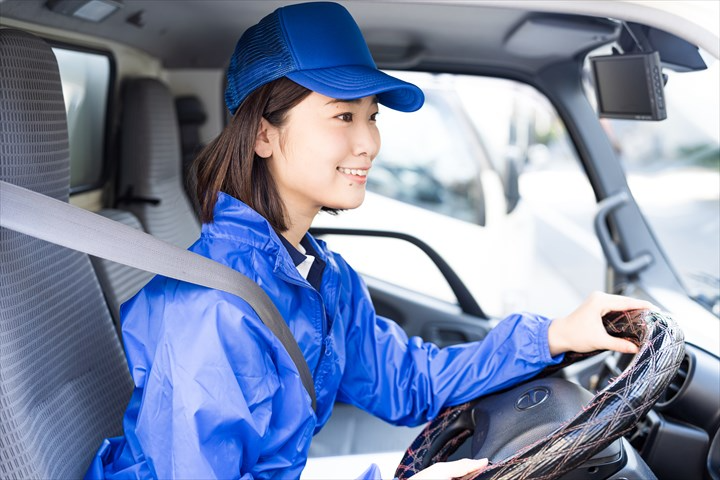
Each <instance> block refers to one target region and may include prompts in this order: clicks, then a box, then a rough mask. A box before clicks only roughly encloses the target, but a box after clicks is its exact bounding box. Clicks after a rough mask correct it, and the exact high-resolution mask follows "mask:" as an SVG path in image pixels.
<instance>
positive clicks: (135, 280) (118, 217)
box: [90, 208, 153, 331]
mask: <svg viewBox="0 0 720 480" xmlns="http://www.w3.org/2000/svg"><path fill="white" fill-rule="evenodd" d="M98 214H100V215H102V216H103V217H107V218H109V219H110V220H114V221H116V222H120V223H123V224H125V225H128V226H130V227H133V228H137V229H138V230H142V225H140V221H139V220H138V218H137V217H136V216H135V215H133V214H132V213H130V212H128V211H126V210H116V209H113V208H106V209H104V210H100V211H99V212H98ZM90 260H91V261H92V265H93V267H94V268H95V273H96V274H97V276H98V280H100V285H101V286H102V290H103V293H104V294H105V300H107V304H108V307H110V313H111V314H112V316H113V319H114V320H115V324H116V325H117V326H118V331H119V330H120V305H122V304H123V303H125V301H126V300H129V299H130V297H132V296H133V295H135V294H136V293H137V292H138V291H139V290H140V289H141V288H142V287H144V286H145V284H146V283H147V282H149V281H150V279H151V278H152V277H153V274H152V273H150V272H146V271H145V270H139V269H137V268H133V267H130V266H128V265H123V264H122V263H116V262H112V261H110V260H106V259H104V258H100V257H90Z"/></svg>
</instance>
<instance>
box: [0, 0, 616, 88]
mask: <svg viewBox="0 0 720 480" xmlns="http://www.w3.org/2000/svg"><path fill="white" fill-rule="evenodd" d="M286 3H292V2H281V1H276V0H264V1H228V0H220V1H208V0H182V1H174V2H171V1H167V0H163V1H160V0H155V1H148V0H124V1H123V2H122V8H121V10H120V11H118V12H115V13H113V14H112V15H110V16H109V17H108V18H107V19H105V20H104V21H103V22H101V23H93V22H89V21H84V20H81V19H77V18H73V17H70V16H66V15H61V14H58V13H55V12H53V11H51V10H49V9H48V8H47V7H46V6H45V4H46V0H5V1H4V2H3V1H2V0H0V10H1V12H2V15H3V17H6V18H13V19H16V20H21V21H27V22H32V23H36V24H41V25H45V26H51V27H57V28H60V29H63V30H71V31H73V32H78V33H84V34H89V35H93V36H99V37H103V38H107V39H109V40H114V41H116V42H119V43H122V44H126V45H129V46H132V47H135V48H138V49H141V50H144V51H146V52H148V53H150V54H151V55H153V56H156V57H158V58H161V59H162V61H163V64H164V65H165V66H166V67H167V68H222V67H224V65H225V62H226V61H227V59H228V58H229V56H230V54H231V53H232V50H233V48H234V46H235V42H236V41H237V38H238V36H239V35H240V34H241V33H242V32H243V31H244V30H245V29H246V28H247V27H249V26H250V25H252V24H254V23H256V22H257V21H258V20H259V19H260V18H262V17H263V16H264V15H266V14H267V13H269V12H270V11H272V10H273V9H274V8H276V7H278V6H280V5H282V4H286ZM341 3H344V4H345V5H346V6H347V8H348V9H349V10H350V11H351V13H352V14H353V16H354V17H355V19H356V20H357V22H358V24H359V25H360V27H361V29H362V30H363V33H364V34H365V37H366V39H367V41H368V43H369V44H370V48H371V50H372V52H373V56H374V57H375V59H376V61H377V62H378V64H379V66H381V67H384V68H405V69H411V68H420V67H422V68H426V69H430V70H433V69H436V70H440V69H443V68H445V67H452V68H453V69H454V70H456V71H459V70H466V71H473V70H474V69H475V67H476V66H477V65H482V66H483V68H484V69H487V68H494V69H497V70H498V71H502V70H504V69H510V70H514V71H521V72H525V73H529V74H532V73H533V72H536V71H538V70H540V69H542V68H543V67H544V66H546V65H547V64H549V63H553V62H556V61H558V60H560V59H563V58H571V57H573V56H575V55H576V54H577V53H578V52H582V51H587V50H588V49H589V48H590V47H594V46H598V45H601V44H604V43H608V42H609V41H612V40H613V39H614V38H615V36H616V35H617V33H618V30H619V27H618V26H619V24H618V23H617V22H611V21H608V20H606V19H591V18H590V17H582V16H577V15H556V14H543V13H533V12H531V11H529V10H527V6H532V2H529V3H527V2H526V3H525V5H526V8H517V5H515V6H514V7H515V8H503V7H498V6H497V2H495V5H489V6H487V5H486V6H483V7H482V8H478V6H477V5H462V4H448V3H446V4H445V5H432V4H429V3H423V2H415V3H413V2H397V1H395V2H358V1H350V2H341ZM521 6H522V5H521ZM137 12H142V14H141V18H142V23H143V25H142V26H136V25H134V24H132V23H130V22H128V21H127V19H128V18H129V17H131V16H133V15H135V14H136V13H137Z"/></svg>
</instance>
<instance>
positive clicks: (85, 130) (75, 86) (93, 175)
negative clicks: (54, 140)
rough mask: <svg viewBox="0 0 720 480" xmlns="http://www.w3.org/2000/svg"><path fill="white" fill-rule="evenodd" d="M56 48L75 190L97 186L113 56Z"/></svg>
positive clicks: (71, 179)
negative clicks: (111, 57)
mask: <svg viewBox="0 0 720 480" xmlns="http://www.w3.org/2000/svg"><path fill="white" fill-rule="evenodd" d="M53 51H54V52H55V56H56V57H57V61H58V66H59V68H60V80H61V81H62V89H63V95H64V97H65V110H66V112H67V123H68V135H69V143H70V191H71V192H73V193H74V192H77V191H82V190H86V189H88V188H92V187H97V186H99V184H100V183H101V180H102V173H103V172H102V170H103V163H104V153H103V148H104V143H105V125H106V112H107V101H108V92H109V85H110V58H109V57H108V56H106V55H102V54H98V53H90V52H81V51H76V50H69V49H64V48H57V47H56V48H53Z"/></svg>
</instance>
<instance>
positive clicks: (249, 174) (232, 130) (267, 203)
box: [194, 77, 311, 232]
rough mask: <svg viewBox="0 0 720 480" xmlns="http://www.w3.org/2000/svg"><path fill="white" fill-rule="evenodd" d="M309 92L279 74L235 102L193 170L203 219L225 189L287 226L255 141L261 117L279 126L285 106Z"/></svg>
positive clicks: (209, 218)
mask: <svg viewBox="0 0 720 480" xmlns="http://www.w3.org/2000/svg"><path fill="white" fill-rule="evenodd" d="M310 93H311V91H310V90H308V89H307V88H305V87H303V86H300V85H298V84H297V83H295V82H293V81H291V80H289V79H287V78H284V77H283V78H280V79H278V80H275V81H273V82H270V83H268V84H266V85H263V86H261V87H258V88H257V89H256V90H254V91H253V92H252V93H251V94H250V95H248V97H247V98H246V99H245V100H244V101H243V103H242V104H241V105H240V107H238V109H237V111H236V112H235V115H233V117H232V119H231V121H230V123H229V124H228V125H227V126H226V127H225V129H224V130H223V131H222V132H221V133H220V135H218V137H217V138H216V139H215V140H213V141H212V142H210V143H209V144H208V145H207V146H206V147H205V148H203V150H202V151H201V152H200V153H199V154H198V156H197V158H196V159H195V165H194V171H195V172H196V175H197V185H196V191H197V199H198V203H199V205H200V220H201V221H202V222H203V223H210V222H212V221H213V210H214V208H215V203H216V202H217V196H218V193H219V192H225V193H227V194H228V195H232V196H233V197H235V198H237V199H239V200H242V201H243V202H245V203H246V204H247V205H248V206H249V207H250V208H252V209H253V210H255V211H256V212H258V213H259V214H260V215H262V216H263V217H265V219H267V221H268V222H270V225H272V226H273V228H275V230H277V231H279V232H284V231H287V229H288V227H287V220H288V219H287V216H286V214H285V205H284V204H283V201H282V199H281V198H280V195H279V194H278V191H277V187H276V185H275V180H274V179H273V177H272V175H271V174H270V169H269V168H268V164H267V160H265V159H263V158H261V157H259V156H258V155H257V154H256V153H255V141H256V138H257V135H258V129H259V127H260V120H261V119H262V118H264V119H265V120H267V121H268V122H269V123H270V124H271V125H274V126H276V127H280V126H282V125H283V123H284V122H285V120H286V119H287V113H288V111H289V110H290V109H291V108H293V107H294V106H295V105H297V104H298V103H300V102H301V101H302V100H303V99H304V98H305V97H307V96H308V95H309V94H310Z"/></svg>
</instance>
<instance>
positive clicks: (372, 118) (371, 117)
mask: <svg viewBox="0 0 720 480" xmlns="http://www.w3.org/2000/svg"><path fill="white" fill-rule="evenodd" d="M378 115H380V112H375V113H373V114H372V115H370V121H371V122H376V121H377V116H378Z"/></svg>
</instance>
